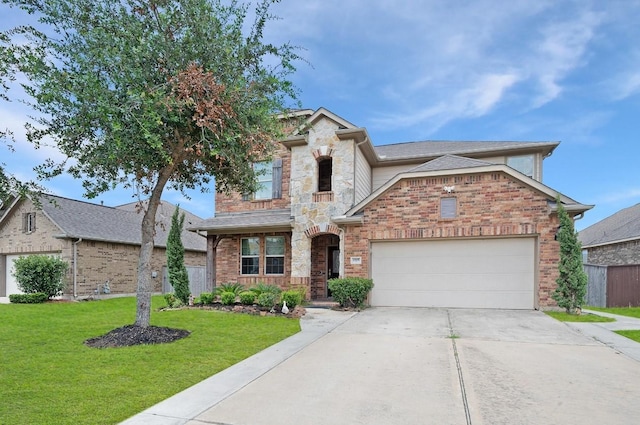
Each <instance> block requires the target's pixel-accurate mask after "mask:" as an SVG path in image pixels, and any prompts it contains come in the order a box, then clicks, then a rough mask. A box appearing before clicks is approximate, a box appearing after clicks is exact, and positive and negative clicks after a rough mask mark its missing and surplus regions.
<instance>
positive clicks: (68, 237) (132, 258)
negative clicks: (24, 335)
mask: <svg viewBox="0 0 640 425" xmlns="http://www.w3.org/2000/svg"><path fill="white" fill-rule="evenodd" d="M40 202H41V209H40V208H38V207H37V206H36V205H34V203H33V202H32V201H31V200H29V199H23V200H18V199H16V200H14V201H13V202H12V203H11V205H10V206H9V207H8V208H7V210H6V212H5V214H4V215H3V216H2V217H0V297H5V296H8V295H10V294H13V293H19V292H20V291H19V290H18V286H17V283H16V281H15V278H14V277H13V276H12V271H13V261H14V260H15V259H16V258H19V257H20V256H26V255H31V254H46V255H52V256H57V257H60V258H62V259H63V260H65V261H67V263H68V264H69V269H68V272H67V275H66V277H65V280H66V289H65V291H64V295H65V296H67V297H85V296H89V295H94V294H95V293H96V291H98V292H101V293H103V292H105V291H104V290H105V284H106V283H107V282H108V291H109V293H111V294H133V293H135V292H136V280H137V267H138V257H139V252H140V239H141V238H140V234H141V231H140V226H141V222H142V213H138V212H137V211H136V205H137V203H136V202H134V203H131V204H126V205H122V206H120V207H106V206H102V205H96V204H91V203H88V202H83V201H76V200H72V199H66V198H61V197H58V196H50V195H46V196H43V197H41V199H40ZM174 209H175V205H172V204H170V203H168V202H166V201H163V202H162V204H161V206H160V208H159V209H158V214H157V217H156V220H157V222H158V224H157V226H156V232H157V233H156V238H155V249H154V252H153V257H152V260H151V264H152V269H153V270H154V278H155V279H154V288H153V291H154V292H161V291H162V278H163V267H164V266H165V265H166V253H165V247H166V240H167V235H168V233H169V229H170V227H171V215H172V214H173V212H174ZM185 214H186V216H185V227H186V226H188V225H196V224H197V223H198V222H199V221H200V220H201V219H200V218H199V217H196V216H195V215H193V214H190V213H188V212H185ZM182 243H183V245H184V247H185V264H186V265H189V266H204V265H205V262H206V239H205V238H204V237H202V236H200V235H198V234H196V233H193V232H189V231H187V230H184V231H183V234H182Z"/></svg>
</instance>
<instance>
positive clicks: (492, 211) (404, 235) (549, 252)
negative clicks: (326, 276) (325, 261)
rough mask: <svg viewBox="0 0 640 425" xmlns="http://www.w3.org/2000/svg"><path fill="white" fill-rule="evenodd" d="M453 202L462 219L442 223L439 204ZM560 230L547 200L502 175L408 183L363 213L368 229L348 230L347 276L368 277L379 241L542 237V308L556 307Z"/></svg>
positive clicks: (540, 267) (540, 293)
mask: <svg viewBox="0 0 640 425" xmlns="http://www.w3.org/2000/svg"><path fill="white" fill-rule="evenodd" d="M444 185H455V192H454V193H452V194H446V193H443V186H444ZM451 196H453V197H455V198H456V199H457V217H456V218H455V219H441V218H440V211H439V208H440V198H442V197H451ZM557 226H558V218H557V215H555V214H553V215H550V210H549V207H548V205H547V198H546V197H545V196H543V195H542V194H540V193H538V192H537V191H534V190H532V189H531V188H529V187H527V186H525V185H524V184H522V183H520V182H518V181H517V180H514V179H512V178H511V177H509V176H507V175H506V174H503V173H485V174H471V175H458V176H451V177H434V178H416V179H406V180H402V181H400V182H398V183H396V184H395V185H394V186H393V187H392V188H390V189H389V190H388V191H387V192H385V193H384V194H383V195H382V196H380V197H379V198H378V199H377V200H375V201H374V202H372V203H371V204H370V205H369V206H368V207H367V208H366V209H365V210H364V225H362V226H348V227H346V232H345V240H344V245H345V248H344V249H345V252H346V256H345V258H346V260H345V266H344V267H345V275H347V276H360V277H369V273H370V264H369V250H370V243H371V242H372V241H376V240H402V239H413V240H417V239H421V240H437V239H444V238H487V237H513V236H523V235H530V236H537V240H538V247H537V248H538V252H537V254H538V267H537V269H538V273H537V276H538V288H537V291H538V302H539V307H543V308H544V307H553V306H555V305H556V304H555V301H553V299H552V298H551V293H552V292H553V291H554V289H555V287H556V284H555V279H556V277H557V274H558V271H557V262H558V256H559V246H558V243H557V241H555V240H554V235H555V232H556V228H557ZM349 257H361V258H362V264H361V265H354V264H350V262H349V260H348V258H349ZM374 284H375V282H374Z"/></svg>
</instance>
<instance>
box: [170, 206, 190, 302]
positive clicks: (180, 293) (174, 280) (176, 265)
mask: <svg viewBox="0 0 640 425" xmlns="http://www.w3.org/2000/svg"><path fill="white" fill-rule="evenodd" d="M184 217H185V215H184V213H182V215H180V208H179V207H176V209H175V211H174V212H173V216H172V217H171V229H169V236H168V237H167V270H168V275H169V283H170V284H171V286H173V290H174V291H175V293H176V297H178V298H179V299H180V301H182V303H183V304H188V303H189V296H190V295H191V290H190V289H189V274H188V273H187V267H186V266H185V265H184V245H183V244H182V229H183V227H184Z"/></svg>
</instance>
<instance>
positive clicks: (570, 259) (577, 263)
mask: <svg viewBox="0 0 640 425" xmlns="http://www.w3.org/2000/svg"><path fill="white" fill-rule="evenodd" d="M556 204H557V205H558V219H559V221H560V227H559V228H558V232H557V237H556V239H557V240H558V243H559V244H560V259H559V262H558V272H559V275H558V278H557V279H556V283H557V284H558V287H557V288H556V290H555V291H554V292H553V294H552V295H551V297H552V298H553V299H554V300H555V301H556V302H557V303H558V306H560V307H562V308H564V309H565V310H566V311H567V313H571V314H573V313H579V312H580V309H581V308H582V305H583V303H584V300H585V296H586V294H587V274H586V273H585V272H584V268H583V266H582V252H581V251H582V247H581V245H580V241H579V240H578V236H577V233H576V231H575V230H574V227H573V220H572V219H571V217H570V216H569V214H568V213H567V211H566V210H565V209H564V207H563V206H562V202H560V198H558V199H556Z"/></svg>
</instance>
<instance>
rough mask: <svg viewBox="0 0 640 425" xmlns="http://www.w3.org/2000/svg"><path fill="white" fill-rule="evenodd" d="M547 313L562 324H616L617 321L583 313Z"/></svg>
mask: <svg viewBox="0 0 640 425" xmlns="http://www.w3.org/2000/svg"><path fill="white" fill-rule="evenodd" d="M545 313H546V314H547V315H549V316H551V317H553V318H554V319H556V320H560V321H561V322H615V321H616V319H612V318H610V317H604V316H598V315H596V314H588V313H582V314H580V315H577V314H568V313H566V312H564V311H545Z"/></svg>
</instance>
